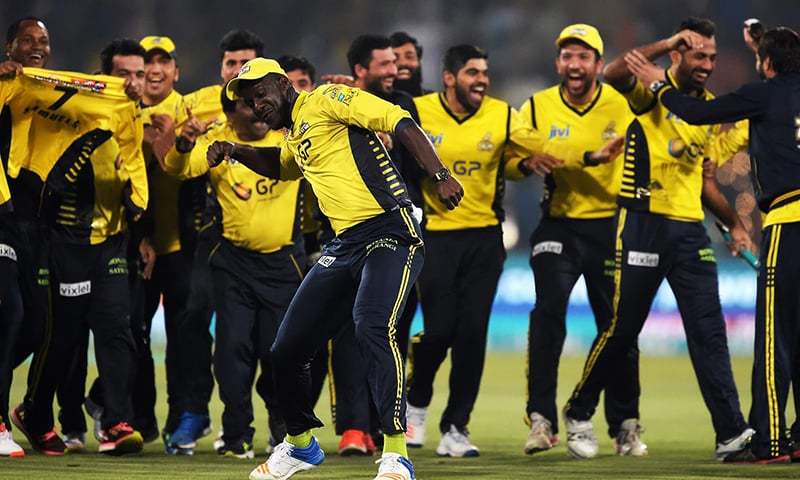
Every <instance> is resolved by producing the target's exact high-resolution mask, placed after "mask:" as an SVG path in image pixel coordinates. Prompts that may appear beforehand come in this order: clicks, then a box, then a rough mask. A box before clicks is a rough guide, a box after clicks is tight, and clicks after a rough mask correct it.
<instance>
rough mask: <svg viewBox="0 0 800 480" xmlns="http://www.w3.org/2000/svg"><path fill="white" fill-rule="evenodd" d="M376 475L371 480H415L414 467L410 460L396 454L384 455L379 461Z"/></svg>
mask: <svg viewBox="0 0 800 480" xmlns="http://www.w3.org/2000/svg"><path fill="white" fill-rule="evenodd" d="M375 463H377V464H379V465H380V467H378V475H377V476H375V478H374V479H373V480H415V479H416V477H415V476H414V465H413V464H412V463H411V460H409V459H407V458H405V457H403V456H402V455H398V454H396V453H384V454H383V455H382V456H381V458H380V460H377V461H376V462H375Z"/></svg>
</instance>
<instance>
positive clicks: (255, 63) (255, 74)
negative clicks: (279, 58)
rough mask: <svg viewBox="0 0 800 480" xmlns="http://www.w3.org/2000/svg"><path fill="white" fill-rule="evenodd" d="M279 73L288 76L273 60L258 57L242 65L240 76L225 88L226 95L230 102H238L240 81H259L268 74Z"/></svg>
mask: <svg viewBox="0 0 800 480" xmlns="http://www.w3.org/2000/svg"><path fill="white" fill-rule="evenodd" d="M270 73H277V74H278V75H283V76H284V77H285V76H286V72H284V71H283V68H281V65H280V64H279V63H278V62H276V61H275V60H273V59H271V58H263V57H258V58H254V59H252V60H250V61H248V62H247V63H245V64H244V65H242V68H241V70H239V74H238V75H236V77H234V78H232V79H231V81H230V82H228V85H227V86H226V87H225V95H226V96H227V97H228V98H229V99H230V100H236V99H237V98H238V96H237V95H236V87H237V85H238V84H239V81H240V80H258V79H260V78H264V77H266V76H267V74H270Z"/></svg>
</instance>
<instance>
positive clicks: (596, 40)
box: [556, 23, 603, 56]
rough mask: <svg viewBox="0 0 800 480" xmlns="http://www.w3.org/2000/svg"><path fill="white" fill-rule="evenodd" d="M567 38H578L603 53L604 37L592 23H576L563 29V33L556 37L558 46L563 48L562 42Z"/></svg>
mask: <svg viewBox="0 0 800 480" xmlns="http://www.w3.org/2000/svg"><path fill="white" fill-rule="evenodd" d="M567 40H578V41H581V42H583V43H585V44H586V45H589V46H590V47H592V48H594V49H595V50H597V52H598V53H599V54H600V56H602V55H603V39H602V38H601V37H600V32H599V31H597V29H596V28H594V27H593V26H591V25H587V24H585V23H576V24H573V25H570V26H568V27H566V28H565V29H564V30H561V34H560V35H559V36H558V38H557V39H556V47H559V48H561V44H562V43H564V42H565V41H567Z"/></svg>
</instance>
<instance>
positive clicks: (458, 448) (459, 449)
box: [436, 425, 480, 457]
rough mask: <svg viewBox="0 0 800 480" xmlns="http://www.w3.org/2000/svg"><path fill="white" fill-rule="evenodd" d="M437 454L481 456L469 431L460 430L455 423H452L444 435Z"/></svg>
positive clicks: (446, 455) (441, 455) (445, 455)
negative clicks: (471, 441)
mask: <svg viewBox="0 0 800 480" xmlns="http://www.w3.org/2000/svg"><path fill="white" fill-rule="evenodd" d="M436 455H439V456H440V457H477V456H480V451H479V450H478V447H476V446H475V445H473V444H472V443H470V441H469V433H467V431H466V430H464V431H463V432H462V431H459V430H458V429H457V428H456V427H455V425H450V431H448V432H445V433H444V434H443V435H442V439H441V440H440V441H439V446H438V447H436Z"/></svg>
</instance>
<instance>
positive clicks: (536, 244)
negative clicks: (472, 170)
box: [520, 82, 639, 437]
mask: <svg viewBox="0 0 800 480" xmlns="http://www.w3.org/2000/svg"><path fill="white" fill-rule="evenodd" d="M520 117H521V118H522V120H523V121H525V122H526V123H527V124H528V126H530V127H531V128H533V129H534V130H535V132H536V134H537V135H539V136H540V137H541V138H542V139H543V140H545V141H547V142H553V143H560V144H565V145H574V146H575V147H576V148H580V149H582V150H585V151H594V150H598V149H600V148H602V147H603V146H604V145H605V144H606V143H607V142H608V141H610V140H612V139H614V138H616V137H619V136H624V135H625V130H626V128H627V127H628V124H629V123H630V122H631V120H633V114H632V113H631V110H630V108H629V107H628V102H627V101H626V100H625V97H623V96H622V95H620V94H619V93H618V92H617V91H616V90H614V89H613V88H611V86H609V85H605V84H603V83H600V82H598V83H597V85H596V88H595V93H594V96H593V97H592V98H591V99H590V101H589V102H588V103H586V104H584V105H574V104H572V103H570V101H569V100H568V98H567V97H566V95H565V93H564V90H563V88H562V86H561V85H555V86H552V87H550V88H547V89H545V90H541V91H539V92H536V93H534V94H533V95H532V96H531V97H529V98H528V99H527V100H526V101H525V103H523V104H522V106H521V107H520ZM521 165H522V164H520V166H521ZM522 173H525V174H529V173H531V172H528V171H524V172H522ZM621 179H622V159H621V158H617V159H614V160H612V161H611V162H610V163H607V164H601V165H586V164H583V165H572V166H567V167H565V168H558V169H554V170H553V171H552V172H551V173H550V174H548V175H547V176H546V177H545V179H544V185H545V191H544V197H543V199H542V220H541V221H540V223H539V225H538V226H537V227H536V230H535V231H534V232H533V235H532V236H531V256H530V265H531V269H532V270H533V276H534V280H536V281H535V282H534V283H535V286H536V305H535V306H534V308H533V310H532V311H531V315H530V325H529V329H528V379H527V380H528V402H527V406H526V413H527V417H529V416H530V414H531V413H533V412H536V413H538V414H540V415H542V416H544V417H545V418H546V419H547V420H549V421H550V424H551V426H552V429H553V433H554V434H555V433H557V432H558V423H559V422H558V412H557V409H556V389H557V383H558V382H557V380H558V364H559V358H560V356H561V351H562V349H563V346H564V340H565V337H566V315H567V305H568V303H569V297H570V294H571V293H572V289H573V287H574V286H575V283H576V282H577V281H578V278H580V276H581V275H583V277H584V279H585V281H586V289H587V291H588V294H589V303H590V305H591V307H592V312H593V313H594V318H595V323H596V324H597V331H598V332H602V331H603V330H605V329H606V327H608V326H609V324H610V323H611V317H612V308H611V302H612V297H613V293H614V282H613V273H614V214H615V212H616V208H617V194H618V193H619V184H620V181H621ZM637 370H638V349H637V348H636V346H635V345H634V347H632V349H631V351H630V352H629V355H628V356H626V361H625V362H624V365H623V366H622V368H621V369H620V371H619V372H618V375H616V376H615V379H614V380H615V383H612V384H610V385H609V387H608V389H607V390H606V395H605V407H606V408H605V412H606V420H607V422H608V424H609V434H610V435H611V436H612V437H614V436H616V434H617V433H618V432H619V426H620V424H621V423H622V422H623V421H624V420H625V419H627V418H638V416H639V415H638V398H632V399H624V398H622V397H621V396H620V395H618V394H617V390H618V387H617V385H616V382H626V383H638V371H637ZM629 388H630V387H629Z"/></svg>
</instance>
